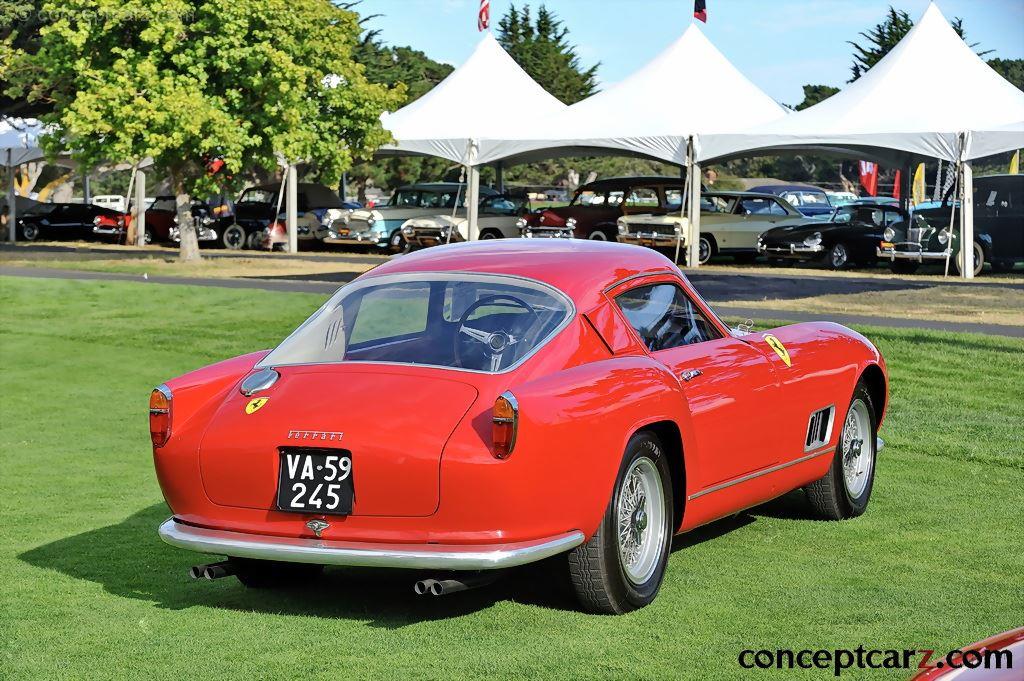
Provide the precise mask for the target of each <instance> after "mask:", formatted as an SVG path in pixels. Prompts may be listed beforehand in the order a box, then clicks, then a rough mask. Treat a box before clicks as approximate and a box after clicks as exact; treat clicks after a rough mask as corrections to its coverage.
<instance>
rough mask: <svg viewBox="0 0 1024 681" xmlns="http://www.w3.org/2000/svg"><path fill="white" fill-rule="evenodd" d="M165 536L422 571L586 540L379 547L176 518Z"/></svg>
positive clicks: (208, 547)
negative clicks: (210, 526)
mask: <svg viewBox="0 0 1024 681" xmlns="http://www.w3.org/2000/svg"><path fill="white" fill-rule="evenodd" d="M160 538H161V539H163V540H164V541H165V542H167V543H168V544H170V545H171V546H177V547H178V548H182V549H190V550H192V551H199V552H200V553H216V554H221V555H225V556H231V557H235V558H256V559H262V560H280V561H286V562H292V563H315V564H320V565H347V566H361V567H392V568H412V569H423V570H495V569H498V568H506V567H515V566H516V565H525V564H526V563H532V562H534V561H538V560H543V559H544V558H548V557H550V556H554V555H555V554H558V553H562V552H564V551H568V550H569V549H572V548H574V547H576V546H579V545H580V544H582V543H583V541H584V539H585V538H584V536H583V533H582V532H580V531H578V530H575V531H572V532H566V533H564V534H560V535H556V536H554V537H545V538H542V539H535V540H532V541H525V542H512V543H507V544H473V545H462V544H378V543H370V542H348V541H336V540H330V539H302V538H297V537H274V536H269V535H262V534H247V533H244V532H229V531H226V530H210V529H206V528H202V527H195V526H192V525H186V524H184V523H181V522H178V521H176V520H175V519H174V518H168V519H167V520H166V521H165V522H164V523H163V524H162V525H161V526H160Z"/></svg>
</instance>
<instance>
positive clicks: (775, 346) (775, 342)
mask: <svg viewBox="0 0 1024 681" xmlns="http://www.w3.org/2000/svg"><path fill="white" fill-rule="evenodd" d="M764 342H765V343H767V344H768V346H769V347H770V348H771V349H772V350H774V351H775V354H776V355H778V356H779V359H781V360H782V361H783V362H785V363H786V366H788V367H791V366H793V361H792V360H791V359H790V358H789V351H788V350H786V346H785V345H783V344H782V341H780V340H779V339H778V338H776V337H775V336H773V335H771V334H766V335H765V337H764Z"/></svg>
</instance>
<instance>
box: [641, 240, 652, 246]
mask: <svg viewBox="0 0 1024 681" xmlns="http://www.w3.org/2000/svg"><path fill="white" fill-rule="evenodd" d="M640 245H641V246H653V245H654V239H640Z"/></svg>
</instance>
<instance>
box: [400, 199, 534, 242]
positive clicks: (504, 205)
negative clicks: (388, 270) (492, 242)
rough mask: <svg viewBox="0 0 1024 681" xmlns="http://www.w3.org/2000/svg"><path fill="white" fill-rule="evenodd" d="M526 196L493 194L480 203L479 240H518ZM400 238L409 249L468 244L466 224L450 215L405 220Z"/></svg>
mask: <svg viewBox="0 0 1024 681" xmlns="http://www.w3.org/2000/svg"><path fill="white" fill-rule="evenodd" d="M529 206H530V204H529V200H528V199H527V197H526V195H525V194H523V195H521V196H510V195H507V194H496V195H494V196H485V197H484V198H483V199H481V200H480V208H479V213H478V217H477V226H478V228H479V229H480V238H481V239H503V238H513V237H518V236H519V225H518V222H519V219H520V218H521V217H522V216H523V215H524V214H526V213H527V212H528V211H529V209H530V208H529ZM402 235H403V236H404V237H405V241H406V243H407V244H408V245H409V248H411V249H416V248H425V247H428V246H438V245H440V244H446V243H456V242H459V241H468V240H469V220H468V219H467V218H466V217H465V216H464V215H458V216H456V217H452V215H451V213H448V214H440V215H431V216H428V217H422V218H411V219H409V220H406V222H405V224H404V225H403V226H402Z"/></svg>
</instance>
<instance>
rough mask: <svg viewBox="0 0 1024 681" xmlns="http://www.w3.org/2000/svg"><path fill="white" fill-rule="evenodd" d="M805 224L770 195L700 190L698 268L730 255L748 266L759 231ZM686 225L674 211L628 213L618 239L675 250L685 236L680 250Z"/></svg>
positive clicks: (792, 211) (801, 217)
mask: <svg viewBox="0 0 1024 681" xmlns="http://www.w3.org/2000/svg"><path fill="white" fill-rule="evenodd" d="M806 221H807V218H806V217H804V216H803V215H801V214H800V213H799V212H798V211H797V210H796V209H795V208H793V207H792V206H791V205H789V204H788V203H787V202H786V201H785V200H783V199H781V198H779V197H778V196H775V195H773V194H762V193H755V192H704V193H702V194H701V195H700V244H699V249H698V258H699V261H700V264H702V265H703V264H705V263H706V262H708V261H709V260H710V259H711V258H713V257H715V256H716V255H731V256H733V257H735V258H736V259H737V260H740V261H745V262H751V261H753V260H754V258H756V257H757V237H759V236H760V235H761V233H762V232H764V231H765V230H768V229H771V228H772V227H775V226H777V225H788V224H803V223H804V222H806ZM687 225H688V222H687V221H686V220H684V219H682V218H680V216H679V215H678V214H675V213H672V214H666V215H649V214H641V215H627V216H625V217H622V218H619V221H618V230H619V234H618V240H619V241H622V242H624V243H632V244H639V245H642V246H655V247H664V248H675V244H676V240H677V234H678V235H679V236H682V237H683V245H682V247H685V236H686V229H687ZM677 230H678V231H677Z"/></svg>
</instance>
